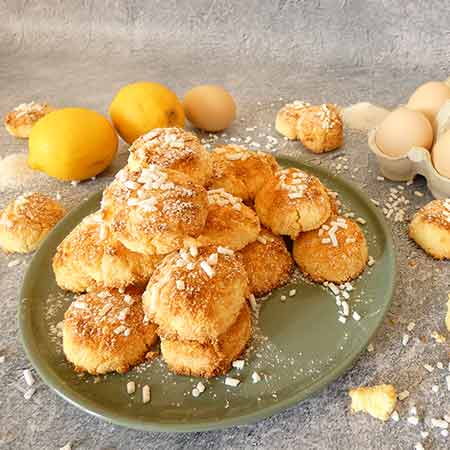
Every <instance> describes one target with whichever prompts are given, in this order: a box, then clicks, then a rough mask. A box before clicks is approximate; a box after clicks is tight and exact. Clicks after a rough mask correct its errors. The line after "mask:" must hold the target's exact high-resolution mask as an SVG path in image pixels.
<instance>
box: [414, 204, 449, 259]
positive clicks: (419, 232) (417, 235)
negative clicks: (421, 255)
mask: <svg viewBox="0 0 450 450" xmlns="http://www.w3.org/2000/svg"><path fill="white" fill-rule="evenodd" d="M409 237H410V238H411V239H413V240H414V241H415V242H416V244H417V245H418V246H419V247H421V248H422V249H423V250H424V251H425V252H426V253H428V254H429V255H431V256H432V257H433V258H436V259H450V198H446V199H443V200H433V201H431V202H430V203H428V204H427V205H425V206H424V207H423V208H421V209H420V210H419V211H418V212H417V213H416V214H415V216H414V217H413V219H412V221H411V223H410V224H409Z"/></svg>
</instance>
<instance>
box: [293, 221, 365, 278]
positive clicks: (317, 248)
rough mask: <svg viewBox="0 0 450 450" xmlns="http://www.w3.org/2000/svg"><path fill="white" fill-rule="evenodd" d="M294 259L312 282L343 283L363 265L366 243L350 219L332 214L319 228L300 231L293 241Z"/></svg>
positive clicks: (361, 268)
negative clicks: (304, 231)
mask: <svg viewBox="0 0 450 450" xmlns="http://www.w3.org/2000/svg"><path fill="white" fill-rule="evenodd" d="M293 253H294V259H295V262H296V263H297V264H298V266H299V267H300V270H301V271H302V272H303V273H304V274H305V275H306V276H308V277H309V278H311V279H312V280H313V281H317V282H320V283H322V282H324V281H331V282H333V283H343V282H345V281H349V280H353V279H354V278H356V277H357V276H358V275H359V274H360V273H361V272H362V271H363V270H364V268H365V267H366V264H367V260H368V257H369V255H368V249H367V242H366V238H365V236H364V234H363V232H362V231H361V230H360V228H359V226H358V225H357V224H356V223H355V222H353V221H352V220H350V219H347V218H344V217H336V216H333V217H332V218H330V219H329V220H328V221H327V222H326V223H325V224H323V225H322V226H321V227H320V228H319V229H318V230H313V231H308V232H306V233H300V234H299V235H298V237H297V239H296V240H295V241H294V249H293Z"/></svg>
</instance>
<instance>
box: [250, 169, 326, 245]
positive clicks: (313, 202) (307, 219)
mask: <svg viewBox="0 0 450 450" xmlns="http://www.w3.org/2000/svg"><path fill="white" fill-rule="evenodd" d="M255 209H256V213H257V214H258V217H259V219H260V220H261V223H262V224H263V225H265V226H266V227H268V228H270V229H271V230H272V232H273V233H275V234H283V235H287V236H290V237H291V238H292V239H295V238H296V237H297V236H298V234H299V233H300V232H302V231H309V230H314V229H315V228H318V227H320V225H322V224H323V223H324V222H325V221H326V220H327V219H328V217H329V216H330V212H331V205H330V198H329V196H328V193H327V190H326V188H325V186H324V185H323V184H322V183H321V182H320V180H319V179H318V178H316V177H315V176H313V175H309V174H307V173H305V172H303V171H302V170H299V169H295V168H288V169H284V170H280V171H278V172H277V173H276V174H275V176H274V177H273V178H272V179H271V180H270V181H269V182H268V183H266V184H265V185H264V186H263V187H262V188H261V189H260V191H259V192H258V194H257V195H256V199H255Z"/></svg>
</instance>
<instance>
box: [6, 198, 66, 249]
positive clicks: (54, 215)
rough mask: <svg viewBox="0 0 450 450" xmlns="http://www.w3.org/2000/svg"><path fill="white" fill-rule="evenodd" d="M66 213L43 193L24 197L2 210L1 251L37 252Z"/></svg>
mask: <svg viewBox="0 0 450 450" xmlns="http://www.w3.org/2000/svg"><path fill="white" fill-rule="evenodd" d="M64 214H65V210H64V208H63V207H62V206H61V205H60V204H59V203H58V202H57V201H56V200H53V199H52V198H50V197H48V196H46V195H44V194H41V193H39V192H29V193H26V194H23V195H21V196H20V197H18V198H16V199H15V200H13V201H12V202H10V203H9V204H8V205H7V206H6V208H5V209H3V210H2V211H0V248H1V249H2V250H4V251H5V252H10V253H29V252H32V251H34V250H36V248H37V247H38V246H39V244H40V243H41V241H42V240H43V239H44V238H45V237H46V236H47V234H48V233H49V232H50V230H51V229H52V228H53V227H54V226H55V225H56V224H57V223H58V222H59V221H60V220H61V219H62V217H63V216H64Z"/></svg>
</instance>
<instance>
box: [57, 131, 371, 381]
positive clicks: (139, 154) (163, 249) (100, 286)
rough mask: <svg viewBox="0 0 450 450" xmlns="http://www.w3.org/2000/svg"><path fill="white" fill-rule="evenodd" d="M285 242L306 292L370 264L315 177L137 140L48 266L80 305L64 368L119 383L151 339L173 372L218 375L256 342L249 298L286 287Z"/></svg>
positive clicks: (187, 137) (158, 135) (71, 313)
mask: <svg viewBox="0 0 450 450" xmlns="http://www.w3.org/2000/svg"><path fill="white" fill-rule="evenodd" d="M289 239H292V240H293V241H294V242H293V255H294V259H295V261H296V262H297V264H298V265H299V267H300V269H301V271H302V272H303V273H304V274H305V275H306V276H308V277H309V278H310V279H312V280H313V281H317V282H324V281H332V282H337V283H342V282H345V281H349V280H351V279H353V278H355V277H357V276H358V275H359V274H360V273H361V272H362V271H363V270H364V267H365V265H366V263H367V259H368V251H367V244H366V241H365V238H364V235H363V233H362V232H361V230H360V229H359V227H358V225H357V224H356V223H354V222H353V221H351V220H350V219H348V218H344V217H341V216H339V201H338V200H337V198H336V194H334V193H332V192H330V191H329V190H328V189H327V188H326V187H325V186H324V185H323V184H322V183H321V182H320V181H319V180H318V179H317V178H316V177H314V176H312V175H309V174H307V173H305V172H303V171H301V170H298V169H295V168H287V169H281V168H280V167H279V166H278V164H277V162H276V161H275V159H274V158H273V157H272V156H270V155H267V154H264V153H261V152H252V151H249V150H247V149H245V148H242V147H238V146H234V145H224V146H220V147H218V148H216V149H214V150H213V151H212V152H208V151H206V149H205V148H204V147H203V146H202V144H201V142H200V141H199V139H198V138H197V137H196V136H195V135H194V134H192V133H189V132H186V131H184V130H182V129H179V128H164V129H156V130H153V131H151V132H150V133H148V134H146V135H144V136H141V137H140V138H138V139H137V140H136V141H135V142H134V143H133V145H132V146H131V147H130V155H129V160H128V164H127V166H126V167H124V168H123V169H122V170H121V171H120V172H118V173H117V175H116V177H115V179H114V181H113V182H112V183H111V184H110V185H109V186H108V187H107V188H106V189H105V191H104V193H103V198H102V202H101V208H100V210H99V211H97V212H95V213H94V214H92V215H90V216H88V217H86V218H85V219H84V220H83V221H82V222H81V223H80V224H79V225H78V226H77V227H76V228H75V229H74V230H73V231H72V232H71V233H70V234H69V235H68V236H67V237H66V238H65V239H64V241H63V242H61V244H60V245H59V247H58V249H57V252H56V255H55V256H54V259H53V268H54V272H55V277H56V281H57V283H58V285H59V286H60V287H61V288H63V289H66V290H70V291H73V292H76V293H79V294H80V295H78V297H77V298H76V299H75V300H74V301H73V302H72V304H71V306H70V307H69V309H68V310H67V312H66V314H65V319H64V325H63V348H64V352H65V355H66V357H67V359H68V360H69V361H71V362H72V363H73V364H74V366H75V368H76V370H79V371H86V372H89V373H91V374H103V373H107V372H111V371H117V372H125V371H127V370H128V369H130V368H131V367H133V366H134V365H136V364H139V363H140V362H142V361H144V360H145V359H146V358H147V357H148V355H149V352H150V350H151V347H152V346H153V345H154V344H155V343H156V341H157V340H158V338H159V339H160V342H161V345H160V347H161V354H162V357H163V358H164V360H165V361H166V363H167V364H168V366H169V368H170V369H171V370H172V371H174V372H176V373H178V374H183V375H196V376H203V377H212V376H217V375H220V374H224V373H226V372H227V371H228V370H229V368H230V366H231V364H232V362H233V360H235V359H237V358H238V357H239V356H240V355H241V354H242V352H243V351H244V350H245V348H246V347H247V345H248V343H249V341H250V339H251V335H252V320H253V319H252V313H251V307H254V305H255V302H254V298H255V297H261V296H264V295H267V294H268V293H270V292H271V291H272V290H273V289H274V288H277V287H279V286H281V285H283V284H284V283H286V282H287V281H288V279H289V277H290V274H291V272H292V270H293V268H294V261H293V258H292V256H291V253H290V252H289V250H288V247H287V243H288V244H289V242H288V241H289ZM248 301H249V303H250V306H251V307H249V303H248ZM150 353H151V354H152V355H153V354H154V352H150Z"/></svg>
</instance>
